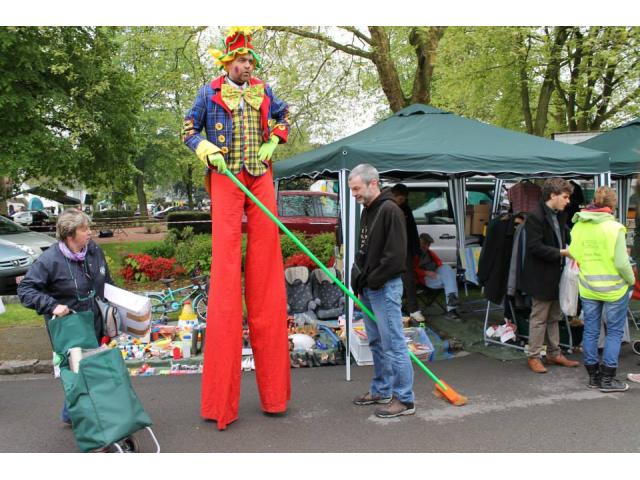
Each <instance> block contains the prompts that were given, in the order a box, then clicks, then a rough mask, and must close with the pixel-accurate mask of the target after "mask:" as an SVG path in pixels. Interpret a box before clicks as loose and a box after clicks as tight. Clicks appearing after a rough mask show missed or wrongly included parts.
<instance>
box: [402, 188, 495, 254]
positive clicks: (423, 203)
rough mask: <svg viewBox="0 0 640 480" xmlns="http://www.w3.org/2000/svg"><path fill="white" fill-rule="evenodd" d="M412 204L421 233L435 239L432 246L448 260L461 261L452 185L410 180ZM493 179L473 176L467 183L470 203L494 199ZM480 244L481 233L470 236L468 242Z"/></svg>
mask: <svg viewBox="0 0 640 480" xmlns="http://www.w3.org/2000/svg"><path fill="white" fill-rule="evenodd" d="M403 183H405V185H407V187H409V206H410V207H411V209H412V210H413V216H414V217H415V219H416V224H417V226H418V234H420V233H428V234H429V235H431V237H432V238H433V240H434V243H433V245H432V247H431V248H432V249H433V250H434V251H435V252H436V254H437V255H438V256H439V257H440V258H441V259H442V261H443V262H444V263H448V264H450V265H455V264H456V261H457V257H456V251H457V241H456V239H457V233H456V225H455V222H454V219H453V208H452V203H451V194H450V192H449V184H448V183H447V182H441V181H419V182H417V181H407V182H403ZM494 187H495V181H494V180H493V179H469V180H468V181H467V186H466V197H467V205H477V204H479V203H489V204H491V203H492V202H493V189H494ZM474 243H480V236H479V235H466V239H465V244H466V245H470V244H474Z"/></svg>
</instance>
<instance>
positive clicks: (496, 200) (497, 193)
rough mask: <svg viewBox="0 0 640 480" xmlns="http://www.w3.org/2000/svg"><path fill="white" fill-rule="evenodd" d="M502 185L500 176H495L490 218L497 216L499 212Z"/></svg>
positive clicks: (502, 181)
mask: <svg viewBox="0 0 640 480" xmlns="http://www.w3.org/2000/svg"><path fill="white" fill-rule="evenodd" d="M503 185H504V180H502V179H501V178H496V183H495V186H494V187H493V204H492V205H491V218H492V219H493V218H495V217H497V216H498V213H499V212H500V200H501V199H502V186H503Z"/></svg>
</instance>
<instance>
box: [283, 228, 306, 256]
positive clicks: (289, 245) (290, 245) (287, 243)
mask: <svg viewBox="0 0 640 480" xmlns="http://www.w3.org/2000/svg"><path fill="white" fill-rule="evenodd" d="M296 237H298V239H299V240H300V241H301V242H302V243H303V244H306V241H307V238H306V237H305V236H304V235H303V234H301V233H297V234H296ZM280 248H281V250H282V258H289V257H290V256H292V255H295V254H296V253H300V247H298V246H297V245H296V244H295V243H294V241H293V240H291V239H290V238H289V237H287V236H286V235H280Z"/></svg>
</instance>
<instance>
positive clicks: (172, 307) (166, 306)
mask: <svg viewBox="0 0 640 480" xmlns="http://www.w3.org/2000/svg"><path fill="white" fill-rule="evenodd" d="M208 279H209V277H208V276H206V275H199V276H197V277H191V285H187V286H186V287H181V288H177V289H175V290H174V289H172V288H171V284H172V283H173V282H174V281H175V279H173V278H161V279H160V282H162V283H163V284H164V285H165V287H166V289H165V290H163V291H161V292H148V293H145V296H146V297H147V298H149V300H151V318H152V319H153V321H154V323H167V320H168V317H169V314H170V313H173V312H178V311H180V310H181V309H182V306H183V305H184V302H186V301H187V300H191V305H192V306H193V310H194V311H195V312H196V315H197V316H198V321H200V322H202V323H204V322H206V321H207V304H208V301H209V282H208Z"/></svg>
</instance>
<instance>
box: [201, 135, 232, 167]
mask: <svg viewBox="0 0 640 480" xmlns="http://www.w3.org/2000/svg"><path fill="white" fill-rule="evenodd" d="M220 152H221V150H220V149H219V148H218V147H216V146H215V145H214V144H213V143H211V142H209V141H208V140H202V141H201V142H200V144H199V145H198V148H196V155H197V157H198V158H199V159H200V161H201V162H202V163H204V164H205V165H206V166H207V167H214V168H216V169H217V170H218V171H219V172H222V171H224V170H226V168H227V164H226V163H225V161H224V157H223V156H222V153H220Z"/></svg>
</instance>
